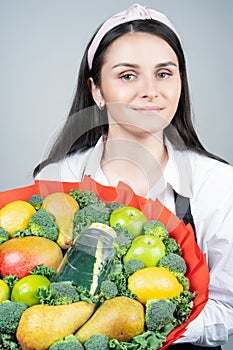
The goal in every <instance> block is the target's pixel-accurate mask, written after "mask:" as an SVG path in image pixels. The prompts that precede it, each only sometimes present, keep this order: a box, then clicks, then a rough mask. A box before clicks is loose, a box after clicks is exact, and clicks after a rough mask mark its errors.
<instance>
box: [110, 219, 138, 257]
mask: <svg viewBox="0 0 233 350" xmlns="http://www.w3.org/2000/svg"><path fill="white" fill-rule="evenodd" d="M113 229H114V231H115V232H116V234H117V237H116V238H115V239H114V241H113V247H114V248H115V250H116V252H117V255H118V256H119V257H121V256H123V255H125V254H126V252H127V250H128V249H129V247H130V246H131V243H132V241H133V239H134V237H133V236H132V235H131V233H129V231H128V230H127V229H126V228H125V227H123V226H122V225H120V224H116V226H114V227H113Z"/></svg>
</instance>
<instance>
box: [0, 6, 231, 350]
mask: <svg viewBox="0 0 233 350" xmlns="http://www.w3.org/2000/svg"><path fill="white" fill-rule="evenodd" d="M131 4H133V1H125V0H115V1H109V0H98V1H90V0H89V1H78V0H0V47H1V55H0V96H1V99H0V118H1V137H0V161H1V163H0V164H1V171H0V191H4V190H7V189H12V188H15V187H22V186H25V185H29V184H31V183H32V182H33V179H32V176H31V173H32V171H33V168H34V167H35V166H36V165H37V164H38V162H40V161H41V160H42V159H43V158H44V156H45V154H46V151H47V150H48V148H49V146H50V145H51V143H52V140H53V139H54V136H55V134H56V133H57V131H58V128H59V127H60V126H61V125H62V123H63V121H64V119H65V118H66V115H67V113H68V110H69V108H70V105H71V101H72V97H73V95H74V89H75V84H76V78H77V72H78V65H79V62H80V59H81V57H82V54H83V52H84V49H85V46H86V44H87V42H88V40H89V39H90V37H91V36H92V34H93V33H94V31H95V29H96V28H97V26H98V25H99V24H100V23H101V22H102V21H104V20H105V19H106V17H108V16H110V15H112V14H114V13H116V12H118V11H121V10H123V9H125V8H127V7H128V6H130V5H131ZM141 4H143V5H147V6H148V7H153V8H155V9H157V10H159V11H162V12H165V13H166V14H167V15H168V17H169V18H170V19H171V20H172V22H173V23H174V24H175V27H176V29H177V31H178V32H179V34H180V36H181V38H182V41H183V45H184V50H185V54H186V59H187V65H188V73H189V81H190V87H191V98H192V106H193V110H194V112H195V116H194V124H195V126H196V128H197V132H198V134H199V136H200V138H201V140H202V142H203V144H204V146H205V147H206V148H207V149H208V150H209V151H211V152H213V153H216V154H218V155H219V156H221V157H223V158H225V159H227V160H228V161H229V162H230V163H231V164H233V152H232V143H233V141H232V129H233V128H232V126H233V115H232V102H233V99H232V86H233V74H232V71H233V69H232V62H233V49H232V34H233V23H232V15H233V2H232V0H222V1H220V0H195V1H191V0H161V1H159V0H158V1H156V0H154V1H150V0H144V1H142V2H141ZM232 346H233V341H231V342H229V344H228V345H226V346H225V347H224V350H227V349H228V350H230V349H232Z"/></svg>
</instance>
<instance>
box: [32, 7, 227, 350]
mask: <svg viewBox="0 0 233 350" xmlns="http://www.w3.org/2000/svg"><path fill="white" fill-rule="evenodd" d="M95 104H96V106H98V107H95V106H94V105H95ZM98 108H99V109H98ZM34 175H35V176H36V178H37V179H48V180H57V181H81V180H82V179H83V176H84V175H89V176H91V177H92V178H94V179H95V180H96V181H97V182H100V183H102V184H104V185H111V186H115V185H117V183H118V182H119V181H124V182H127V183H128V184H129V185H130V186H131V187H132V188H133V190H134V191H135V192H136V193H137V194H139V195H142V196H145V197H148V198H153V199H154V198H159V199H160V200H161V202H162V203H163V204H164V205H165V206H167V207H168V208H169V209H170V210H172V211H173V212H175V213H176V214H177V215H178V216H180V217H182V218H183V217H184V221H185V222H188V221H189V222H191V224H193V227H194V229H195V232H196V239H197V243H198V244H199V246H200V248H201V250H202V251H203V252H204V253H206V256H207V260H208V265H209V270H210V276H211V280H210V285H209V300H208V302H207V305H206V306H205V308H204V310H203V312H201V314H200V315H199V316H198V317H197V318H196V319H195V320H194V321H193V322H191V323H190V324H189V326H188V329H187V331H186V332H185V334H184V337H183V338H182V339H179V340H178V341H177V344H176V345H172V346H171V347H172V348H178V349H192V348H194V349H198V348H200V349H205V348H206V349H220V346H219V345H221V344H224V343H226V342H227V340H228V336H229V335H230V334H232V332H233V291H232V285H233V278H232V273H231V270H230V269H231V266H232V263H233V256H232V242H233V230H232V222H233V190H232V183H233V169H232V167H230V166H229V165H228V164H226V162H224V161H222V160H221V159H220V158H218V157H217V156H214V155H213V154H211V153H209V152H207V151H206V150H205V149H204V147H203V146H202V144H201V142H200V141H199V139H198V137H197V134H196V132H195V130H194V127H193V125H192V120H191V112H190V99H189V90H188V82H187V74H186V66H185V58H184V54H183V50H182V43H181V40H180V38H179V36H178V34H177V33H176V30H175V28H174V27H173V25H172V23H171V22H170V21H169V20H168V19H167V17H166V16H164V15H163V14H161V13H159V12H157V11H154V10H152V9H147V8H145V7H143V6H141V5H133V6H131V7H130V8H129V9H128V10H127V11H123V12H121V13H119V14H117V15H115V16H113V17H111V18H109V19H108V20H107V21H106V22H104V24H103V25H102V26H101V27H100V28H99V29H98V30H97V32H96V33H95V35H94V36H93V38H92V40H91V41H90V43H89V44H88V46H87V49H86V52H85V54H84V57H83V60H82V63H81V66H80V72H79V79H78V86H77V91H76V95H75V98H74V101H73V105H72V107H71V111H70V113H69V117H68V119H67V121H66V123H65V125H64V128H63V130H62V132H61V134H60V135H59V137H58V138H57V141H56V142H55V144H54V146H53V147H52V150H51V152H50V154H49V156H48V158H47V159H46V160H45V161H44V162H42V163H41V164H40V165H39V166H38V167H37V168H36V169H35V172H34ZM192 344H193V345H192Z"/></svg>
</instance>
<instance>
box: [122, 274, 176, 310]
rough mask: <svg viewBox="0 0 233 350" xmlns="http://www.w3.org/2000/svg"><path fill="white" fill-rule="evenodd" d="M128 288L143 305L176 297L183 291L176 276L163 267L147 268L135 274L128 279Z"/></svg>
mask: <svg viewBox="0 0 233 350" xmlns="http://www.w3.org/2000/svg"><path fill="white" fill-rule="evenodd" d="M128 288H129V290H130V291H131V292H132V293H134V294H136V295H137V299H138V300H139V301H140V302H141V303H142V304H146V302H147V300H149V299H154V298H155V299H169V298H172V297H176V296H179V295H180V293H181V292H182V291H183V286H182V285H181V284H180V283H179V282H178V280H177V278H176V277H175V275H174V274H173V273H172V272H170V271H168V270H166V269H164V268H161V267H146V268H144V269H141V270H138V271H136V272H134V273H133V274H132V275H131V276H130V277H129V279H128Z"/></svg>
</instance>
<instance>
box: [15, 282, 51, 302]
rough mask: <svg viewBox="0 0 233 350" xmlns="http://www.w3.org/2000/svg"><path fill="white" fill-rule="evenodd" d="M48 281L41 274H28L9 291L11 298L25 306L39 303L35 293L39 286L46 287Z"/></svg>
mask: <svg viewBox="0 0 233 350" xmlns="http://www.w3.org/2000/svg"><path fill="white" fill-rule="evenodd" d="M49 285H50V281H49V279H48V278H47V277H44V276H41V275H29V276H26V277H23V278H22V279H20V280H19V281H18V282H16V284H15V285H14V287H13V288H12V292H11V300H12V301H16V302H22V303H24V304H26V305H27V306H32V305H36V304H39V300H38V298H36V296H35V294H36V293H37V291H38V289H39V288H42V287H45V288H48V286H49Z"/></svg>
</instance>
